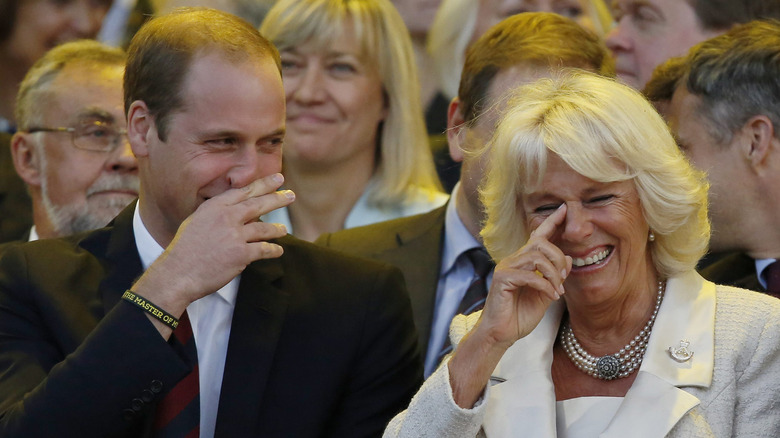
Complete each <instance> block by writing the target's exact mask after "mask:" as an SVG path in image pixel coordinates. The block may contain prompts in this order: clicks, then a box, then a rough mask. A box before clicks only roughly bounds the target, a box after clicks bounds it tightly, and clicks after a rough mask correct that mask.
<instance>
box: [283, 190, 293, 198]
mask: <svg viewBox="0 0 780 438" xmlns="http://www.w3.org/2000/svg"><path fill="white" fill-rule="evenodd" d="M282 193H283V194H284V196H285V197H286V198H287V199H295V193H293V191H292V190H282Z"/></svg>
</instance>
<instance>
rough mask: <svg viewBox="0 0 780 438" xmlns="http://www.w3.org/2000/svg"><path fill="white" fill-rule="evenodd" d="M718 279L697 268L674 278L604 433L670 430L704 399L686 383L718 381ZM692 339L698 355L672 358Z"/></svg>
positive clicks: (645, 433)
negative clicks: (713, 280)
mask: <svg viewBox="0 0 780 438" xmlns="http://www.w3.org/2000/svg"><path fill="white" fill-rule="evenodd" d="M714 333H715V285H714V284H712V283H710V282H706V281H704V279H703V278H701V277H700V276H699V275H698V274H696V273H695V272H690V273H686V274H682V275H680V276H679V277H674V278H672V279H670V280H669V281H668V283H667V285H666V295H665V297H664V301H663V303H662V304H661V308H660V309H659V311H658V319H657V320H656V322H655V326H654V327H653V332H652V334H651V336H650V340H649V342H648V344H647V351H646V353H645V358H644V360H643V361H642V366H641V367H640V368H639V374H638V375H637V377H636V380H635V381H634V384H633V385H632V386H631V389H630V390H629V391H628V393H627V394H626V397H625V399H624V400H623V403H622V404H621V405H620V408H619V409H618V411H617V413H616V414H615V418H614V419H613V420H612V422H611V423H610V424H609V426H608V427H607V429H606V430H605V431H604V433H603V434H602V436H604V437H619V436H620V437H622V436H636V437H651V436H664V435H666V434H668V433H669V431H670V430H671V429H672V428H673V427H674V426H675V424H677V423H678V422H679V421H680V419H681V418H682V417H683V416H684V415H685V414H686V413H687V412H688V411H690V410H691V409H692V408H694V407H695V406H697V405H698V404H699V399H698V398H697V397H695V396H693V395H691V394H690V393H688V392H686V391H684V390H683V389H681V388H684V387H701V388H706V387H709V386H710V385H711V384H712V375H713V373H714V363H715V335H714ZM682 340H685V341H687V342H689V343H690V344H689V348H690V350H692V351H693V357H691V358H690V359H689V360H686V361H683V362H677V361H676V360H674V359H672V357H671V355H670V354H669V352H668V350H669V347H673V348H674V347H679V345H680V341H682Z"/></svg>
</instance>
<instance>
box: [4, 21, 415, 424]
mask: <svg viewBox="0 0 780 438" xmlns="http://www.w3.org/2000/svg"><path fill="white" fill-rule="evenodd" d="M125 107H126V109H127V114H128V116H127V117H128V132H129V133H128V135H129V138H130V143H131V146H132V149H133V153H134V154H135V155H136V157H137V158H138V163H139V174H140V178H141V190H140V198H139V201H138V204H137V205H131V206H129V207H128V208H127V209H126V210H124V211H123V212H122V213H121V214H120V215H119V216H118V217H117V218H116V219H115V220H114V221H113V222H112V224H110V225H109V226H108V227H106V228H104V229H101V230H97V231H94V232H90V233H85V234H80V235H74V236H72V237H69V238H63V239H50V240H42V241H38V242H32V243H24V244H14V245H12V246H10V247H7V248H6V250H5V252H4V253H3V254H2V256H1V257H0V436H4V437H33V436H65V437H92V436H94V437H113V436H121V437H146V436H150V437H151V436H179V437H183V436H198V434H200V435H201V436H218V437H246V436H273V437H276V436H292V437H315V436H316V437H319V436H338V437H341V436H348V437H349V436H377V435H379V434H381V431H382V430H383V428H384V427H385V425H386V423H387V421H388V420H389V419H390V418H391V417H392V416H393V415H394V414H395V413H396V412H398V411H399V410H401V409H403V408H404V407H405V406H406V405H407V404H408V402H409V400H410V398H411V396H412V395H413V393H414V392H415V390H416V388H417V387H418V385H419V384H420V383H421V378H422V372H421V363H420V357H419V351H418V347H417V344H416V342H417V339H416V334H415V332H414V326H413V322H412V315H411V308H410V305H409V300H408V297H407V296H406V293H405V290H404V288H403V281H402V277H401V274H400V272H398V270H397V269H395V268H392V267H389V266H386V265H380V264H376V263H375V262H371V261H360V260H358V259H353V258H351V257H347V256H343V255H339V254H337V253H334V252H331V251H329V250H326V249H323V248H318V247H316V246H314V245H311V244H308V243H304V242H301V241H299V240H296V239H295V238H293V237H288V236H285V234H286V233H285V230H284V229H283V227H280V226H278V225H275V224H266V223H262V222H259V221H258V220H257V218H258V217H259V216H260V215H262V214H264V213H266V212H268V211H270V210H272V209H274V208H279V207H281V206H284V205H288V204H289V203H290V202H292V200H293V198H294V195H293V194H292V193H290V192H288V191H276V189H277V188H278V187H280V185H281V184H282V177H281V175H280V174H279V173H278V172H279V171H280V170H281V144H282V139H283V136H284V125H285V111H284V92H283V89H282V81H281V75H280V61H279V55H278V53H277V52H276V49H275V48H274V47H273V46H272V45H271V44H270V43H269V42H268V41H267V40H265V39H264V38H263V37H262V36H261V35H260V34H259V33H258V32H257V30H256V29H254V28H253V27H252V26H251V25H249V24H248V23H246V22H243V21H242V20H240V19H238V18H236V17H234V16H232V15H229V14H226V13H221V12H217V11H213V10H205V9H196V10H184V11H180V12H177V13H174V14H171V15H166V16H161V17H158V18H155V19H153V20H152V21H150V22H149V24H147V25H146V26H145V27H144V28H143V29H142V30H141V31H140V32H139V34H138V35H137V36H136V38H135V39H134V40H133V42H132V43H131V45H130V48H129V52H128V65H127V69H126V75H125ZM177 320H178V321H177ZM193 340H194V345H193V343H192V342H193ZM174 395H175V396H174Z"/></svg>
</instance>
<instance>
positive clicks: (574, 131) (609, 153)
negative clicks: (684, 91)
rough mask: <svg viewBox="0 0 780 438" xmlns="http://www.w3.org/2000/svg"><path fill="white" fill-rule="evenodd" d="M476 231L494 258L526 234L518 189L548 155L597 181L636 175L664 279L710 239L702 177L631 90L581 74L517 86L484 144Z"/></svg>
mask: <svg viewBox="0 0 780 438" xmlns="http://www.w3.org/2000/svg"><path fill="white" fill-rule="evenodd" d="M485 150H486V151H489V152H487V153H488V154H489V164H488V169H489V172H488V175H487V178H486V181H485V182H484V185H483V186H482V187H481V189H480V196H481V199H482V202H483V203H484V205H485V209H486V217H487V219H486V224H485V227H484V229H483V230H482V238H483V239H484V242H485V246H486V247H487V249H488V251H489V252H490V254H491V256H492V257H493V258H494V259H495V260H501V259H503V258H504V257H507V256H508V255H510V254H512V253H513V252H514V251H516V250H517V249H518V248H520V247H521V246H522V245H523V244H525V242H526V241H527V240H528V235H529V230H528V229H527V227H526V225H527V223H526V218H525V215H524V209H523V208H522V195H523V194H524V193H528V192H529V191H531V190H534V189H535V188H536V187H538V186H539V184H540V183H541V181H542V178H543V177H544V172H545V169H546V167H547V166H546V163H547V158H548V156H549V154H550V153H553V154H555V155H557V156H559V157H560V158H561V159H562V160H563V161H564V162H565V163H566V164H567V165H568V166H570V167H571V168H572V169H573V170H574V171H575V172H577V173H579V174H581V175H583V176H585V177H587V178H590V179H592V180H594V181H599V182H614V181H627V180H630V181H633V183H634V185H635V187H636V190H637V193H638V195H639V201H640V204H641V207H642V212H643V215H644V218H645V220H646V222H647V224H648V225H649V226H650V229H651V230H653V232H654V233H655V236H656V237H655V241H654V242H653V244H651V245H650V251H651V254H652V258H653V262H654V263H655V267H656V269H657V271H658V272H659V273H660V274H661V275H662V276H665V277H666V276H672V275H675V274H678V273H681V272H684V271H689V270H691V269H694V267H695V266H696V263H697V262H698V260H699V259H700V258H701V256H702V255H703V254H704V252H705V251H706V249H707V244H708V242H709V234H710V225H709V221H708V219H707V183H706V182H705V179H704V175H703V173H701V172H699V171H697V170H695V169H694V168H693V167H692V166H691V165H690V163H689V162H688V161H687V160H686V159H685V157H684V156H683V155H682V153H681V152H680V150H679V149H678V147H677V145H676V143H675V141H674V139H673V138H672V136H671V134H670V133H669V130H668V128H667V126H666V123H665V122H664V121H663V119H662V118H661V117H660V116H659V115H658V114H657V113H656V112H655V110H654V109H653V107H652V106H651V105H650V104H649V102H647V101H646V100H645V99H644V98H643V97H642V96H641V95H640V94H639V93H638V92H636V91H634V90H632V89H631V88H629V87H627V86H624V85H621V84H618V83H617V82H615V81H614V80H612V79H608V78H604V77H600V76H598V75H595V74H591V73H588V72H585V71H582V70H568V71H565V72H564V73H562V75H561V76H559V77H556V78H547V79H542V80H539V81H537V82H535V83H532V84H529V85H526V86H523V87H520V88H518V89H517V90H516V91H515V92H514V93H513V95H512V98H511V99H510V101H509V105H508V106H507V109H506V113H505V115H504V117H503V118H502V119H501V122H500V123H499V124H498V127H497V129H496V132H495V134H494V136H493V138H492V140H491V142H490V144H489V145H488V146H487V147H486V148H485Z"/></svg>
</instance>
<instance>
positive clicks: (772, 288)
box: [764, 261, 780, 298]
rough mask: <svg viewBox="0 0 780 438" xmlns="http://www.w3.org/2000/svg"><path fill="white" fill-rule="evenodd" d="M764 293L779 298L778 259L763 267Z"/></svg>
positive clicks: (779, 277)
mask: <svg viewBox="0 0 780 438" xmlns="http://www.w3.org/2000/svg"><path fill="white" fill-rule="evenodd" d="M764 279H765V280H766V293H768V294H769V295H772V296H775V297H778V298H780V261H774V262H772V264H770V265H769V266H767V267H766V269H764Z"/></svg>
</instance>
